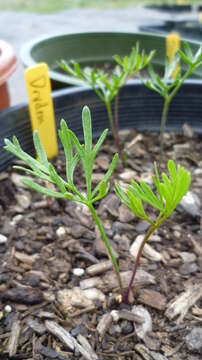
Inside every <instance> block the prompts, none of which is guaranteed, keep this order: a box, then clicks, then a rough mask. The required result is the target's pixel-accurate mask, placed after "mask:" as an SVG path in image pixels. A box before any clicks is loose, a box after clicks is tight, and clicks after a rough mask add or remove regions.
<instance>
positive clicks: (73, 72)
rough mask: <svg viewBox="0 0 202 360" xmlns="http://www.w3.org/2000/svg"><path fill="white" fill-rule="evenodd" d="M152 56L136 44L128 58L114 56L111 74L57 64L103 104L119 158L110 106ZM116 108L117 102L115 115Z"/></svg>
mask: <svg viewBox="0 0 202 360" xmlns="http://www.w3.org/2000/svg"><path fill="white" fill-rule="evenodd" d="M153 56H154V51H151V52H150V54H149V55H146V54H145V52H144V51H142V52H140V50H139V44H138V43H137V44H136V47H135V48H133V49H132V51H131V53H130V55H129V56H124V57H123V58H121V57H120V56H118V55H115V56H114V60H115V61H116V63H117V66H116V67H115V69H114V70H113V71H112V74H110V73H108V72H105V71H103V70H94V69H93V68H92V67H85V68H83V69H82V68H81V66H80V65H79V64H78V63H76V62H74V61H71V62H70V63H69V64H68V63H67V62H65V61H64V60H63V61H62V62H61V63H60V64H59V65H60V66H61V68H62V69H63V70H64V71H65V72H66V73H67V74H69V75H70V76H72V78H75V79H79V80H80V81H81V83H83V85H85V86H90V87H91V88H92V89H93V90H94V91H95V93H96V94H97V96H98V97H99V98H100V99H101V101H103V102H104V104H105V107H106V110H107V115H108V120H109V124H110V128H111V131H112V135H113V138H114V142H115V145H116V148H117V151H118V153H119V156H120V157H121V147H120V140H119V134H118V130H119V126H118V116H117V115H116V116H115V120H114V118H113V113H112V106H111V104H112V101H113V100H114V98H115V97H116V96H118V94H119V91H120V89H121V88H122V87H123V86H124V85H125V84H126V82H127V81H128V79H129V78H130V77H131V76H132V75H137V74H138V73H139V72H140V71H141V70H143V69H144V68H145V67H146V66H147V65H148V63H149V62H150V61H151V59H152V57H153ZM117 107H118V102H117V106H116V110H115V112H116V113H118V110H117Z"/></svg>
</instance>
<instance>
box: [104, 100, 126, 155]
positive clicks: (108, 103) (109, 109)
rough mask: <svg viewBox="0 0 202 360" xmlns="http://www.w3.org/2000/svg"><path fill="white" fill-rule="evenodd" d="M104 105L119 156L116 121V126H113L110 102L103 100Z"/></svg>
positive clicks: (119, 148)
mask: <svg viewBox="0 0 202 360" xmlns="http://www.w3.org/2000/svg"><path fill="white" fill-rule="evenodd" d="M105 106H106V109H107V115H108V119H109V124H110V127H111V130H112V135H113V138H114V142H115V145H116V148H117V151H118V154H119V158H121V157H122V156H121V147H120V139H119V129H118V123H117V124H115V125H116V126H114V121H113V115H112V109H111V103H110V102H105Z"/></svg>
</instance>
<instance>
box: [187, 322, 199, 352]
mask: <svg viewBox="0 0 202 360" xmlns="http://www.w3.org/2000/svg"><path fill="white" fill-rule="evenodd" d="M185 342H186V345H187V347H188V349H189V350H190V351H193V352H197V353H200V352H202V328H201V327H194V328H193V329H192V330H191V332H190V333H189V334H188V335H187V336H186V337H185Z"/></svg>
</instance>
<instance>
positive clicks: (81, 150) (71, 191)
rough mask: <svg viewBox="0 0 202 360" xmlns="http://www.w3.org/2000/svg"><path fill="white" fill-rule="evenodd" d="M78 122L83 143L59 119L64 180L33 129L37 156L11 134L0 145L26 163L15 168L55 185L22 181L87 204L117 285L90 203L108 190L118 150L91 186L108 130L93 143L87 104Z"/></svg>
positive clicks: (98, 220) (39, 189) (104, 239)
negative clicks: (78, 177)
mask: <svg viewBox="0 0 202 360" xmlns="http://www.w3.org/2000/svg"><path fill="white" fill-rule="evenodd" d="M82 124H83V133H84V145H82V144H81V143H80V142H79V140H78V138H77V137H76V135H75V134H74V133H73V132H72V131H71V130H70V129H69V128H68V127H67V124H66V122H65V121H64V120H61V123H60V130H59V137H60V140H61V142H62V145H63V148H64V153H65V157H66V180H64V179H63V178H62V177H61V176H60V175H59V174H58V173H57V171H56V169H55V168H54V166H53V165H52V164H51V163H50V162H49V161H48V159H47V156H46V153H45V151H44V149H43V146H42V144H41V142H40V138H39V135H38V132H37V131H35V132H34V135H33V139H34V146H35V149H36V154H37V158H38V160H36V159H34V158H33V157H31V156H30V155H28V154H27V153H26V152H24V151H23V150H22V148H21V146H20V144H19V142H18V140H17V138H16V137H15V136H14V137H13V141H12V142H11V141H10V140H8V139H5V147H4V148H5V149H6V150H7V151H9V152H10V153H12V154H13V155H14V156H16V157H17V158H19V159H20V160H22V161H23V162H24V163H25V164H26V165H27V166H28V168H26V167H22V166H15V168H17V169H19V170H22V171H25V173H27V174H29V175H32V176H33V177H36V178H38V179H40V180H43V181H48V182H49V183H52V184H54V185H55V187H56V188H57V191H56V190H52V189H48V188H47V187H45V186H42V185H40V184H38V183H36V182H34V181H33V180H32V179H30V178H26V177H25V178H23V183H24V185H26V186H28V187H29V188H31V189H33V190H36V191H38V192H40V193H42V194H43V195H46V196H51V197H55V198H58V199H64V200H65V199H66V200H72V201H74V202H77V203H81V204H84V205H86V206H87V207H88V208H89V210H90V212H91V214H92V217H93V219H94V221H95V223H96V225H97V227H98V229H99V231H100V235H101V237H102V239H103V241H104V244H105V246H106V249H107V253H108V256H109V258H110V259H111V261H112V264H113V267H114V270H115V273H116V275H117V279H118V283H119V285H120V288H122V285H121V277H120V271H119V267H118V264H117V261H116V258H115V256H114V254H113V251H112V249H111V246H110V243H109V240H108V238H107V236H106V233H105V230H104V228H103V226H102V223H101V221H100V219H99V217H98V215H97V212H96V210H95V207H94V204H95V202H97V201H99V200H101V199H102V198H104V197H105V196H106V195H107V193H108V191H109V180H110V177H111V175H112V173H113V171H114V169H115V167H116V164H117V161H118V154H115V155H114V157H113V159H112V162H111V164H110V166H109V169H108V171H107V172H106V174H105V175H104V177H103V179H102V180H101V181H100V182H99V183H98V185H97V186H96V187H95V188H94V189H93V188H92V176H93V165H94V161H95V159H96V156H97V154H98V152H99V150H100V147H101V145H102V143H103V141H104V140H105V138H106V136H107V132H108V130H107V129H106V130H104V131H103V133H102V134H101V136H100V138H99V139H98V141H97V143H96V145H95V146H94V147H93V145H92V127H91V115H90V110H89V109H88V107H84V109H83V112H82ZM79 161H80V162H81V164H82V168H83V172H84V176H85V182H86V193H85V194H83V192H81V191H80V190H79V189H78V188H77V186H76V185H75V183H74V171H75V169H76V166H77V164H78V162H79Z"/></svg>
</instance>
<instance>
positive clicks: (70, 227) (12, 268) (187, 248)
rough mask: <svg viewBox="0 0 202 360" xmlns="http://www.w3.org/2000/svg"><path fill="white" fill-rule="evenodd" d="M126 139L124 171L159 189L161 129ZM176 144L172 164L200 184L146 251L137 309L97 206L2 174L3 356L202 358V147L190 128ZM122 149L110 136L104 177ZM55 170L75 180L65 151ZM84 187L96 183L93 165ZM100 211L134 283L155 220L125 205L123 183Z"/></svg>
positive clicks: (100, 162)
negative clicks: (110, 254) (109, 250)
mask: <svg viewBox="0 0 202 360" xmlns="http://www.w3.org/2000/svg"><path fill="white" fill-rule="evenodd" d="M121 136H122V137H121V140H122V144H124V148H125V152H126V153H127V166H126V167H125V168H123V167H122V165H121V163H120V164H119V165H118V167H117V169H116V172H115V174H114V177H115V178H118V180H119V181H120V183H121V184H127V183H130V180H131V179H135V180H136V181H138V180H140V179H144V180H145V181H146V182H147V183H148V184H151V180H152V174H153V162H154V160H156V161H157V164H158V161H159V136H158V134H153V133H145V134H141V133H136V132H135V130H134V131H125V132H122V135H121ZM164 148H165V151H164V153H165V156H164V162H163V163H162V164H165V166H164V167H163V165H162V169H163V170H165V171H166V164H167V161H168V159H169V158H171V159H174V160H175V162H176V163H180V164H182V165H183V166H184V167H186V168H187V169H188V170H190V171H191V173H192V184H191V189H190V192H189V194H188V196H187V197H186V198H185V199H183V201H182V203H181V205H180V206H178V208H177V210H176V211H175V212H174V214H173V215H172V217H171V218H170V219H169V220H168V221H167V223H165V224H164V225H163V226H162V227H161V228H160V229H159V230H158V231H156V232H155V233H154V234H153V235H152V236H151V239H150V241H149V243H148V244H147V246H146V247H145V249H144V252H143V256H142V257H141V261H140V267H139V270H138V272H137V276H136V279H135V282H134V286H133V293H132V294H131V297H130V304H128V305H125V304H123V303H120V300H121V298H120V292H119V288H118V284H117V281H116V277H115V275H114V273H113V269H112V266H111V263H110V261H109V260H108V258H107V255H106V250H105V247H104V243H103V241H102V240H101V238H100V236H99V233H98V232H97V231H96V229H95V224H94V223H93V220H92V218H91V216H90V214H89V212H88V209H86V208H85V207H83V206H82V205H78V204H73V203H72V202H70V201H66V202H65V201H61V200H57V199H50V198H46V197H43V196H42V195H40V194H38V193H35V192H30V191H29V190H28V189H26V188H25V187H23V186H22V183H21V177H22V175H21V174H20V173H16V170H13V169H12V168H9V169H8V171H5V172H3V173H1V174H0V185H1V186H0V294H1V299H0V359H2V360H3V359H13V360H14V359H15V360H17V359H22V360H23V359H37V360H44V359H59V360H65V359H69V360H70V359H71V360H74V359H75V360H76V359H87V360H96V359H99V360H108V359H117V360H119V359H120V360H121V359H124V360H132V359H133V360H150V359H151V360H169V359H170V360H182V359H187V360H199V359H201V356H202V327H201V323H202V302H201V301H202V239H201V230H202V218H201V211H200V203H201V200H202V160H201V154H202V143H201V140H200V139H199V138H198V137H197V136H196V135H195V134H193V131H192V129H191V128H190V127H188V126H187V125H185V127H184V134H183V135H177V134H173V133H170V134H167V133H166V134H165V144H164ZM114 152H115V148H114V145H113V142H112V140H111V139H109V140H107V141H106V143H105V144H104V146H103V147H102V151H101V153H100V155H99V157H98V158H97V160H96V166H95V169H94V170H95V175H94V184H96V183H97V182H98V181H99V180H100V179H101V178H102V176H103V173H105V172H106V171H107V169H108V166H109V163H110V160H111V159H112V156H113V154H114ZM18 164H19V162H18ZM55 166H56V168H57V170H58V172H59V173H60V174H61V175H63V176H64V177H65V157H64V153H63V152H60V155H59V157H58V158H57V159H56V160H55ZM75 182H77V184H78V183H79V186H80V188H81V189H82V190H85V181H84V177H83V175H82V172H81V169H80V170H79V169H78V171H77V172H76V175H75ZM97 211H98V214H99V215H100V217H101V220H102V223H103V225H104V228H105V230H106V233H107V235H108V238H109V239H110V241H111V245H112V247H113V249H114V254H115V255H116V257H117V259H118V262H119V266H120V269H121V276H122V281H123V285H124V287H125V288H126V287H127V285H128V282H129V279H130V276H131V271H132V268H133V264H134V259H135V256H136V254H137V249H138V247H139V244H140V242H141V240H142V236H143V235H144V233H145V231H146V229H147V228H148V224H147V223H145V222H142V221H139V220H138V219H136V218H135V217H134V216H133V215H132V214H131V213H130V212H129V210H128V209H127V208H126V207H125V206H124V205H123V204H121V203H120V201H119V200H118V198H117V197H116V196H115V193H114V191H113V184H112V186H111V191H110V193H109V194H108V196H107V197H106V198H105V199H104V200H102V201H101V203H99V204H97ZM148 211H149V208H148Z"/></svg>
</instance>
